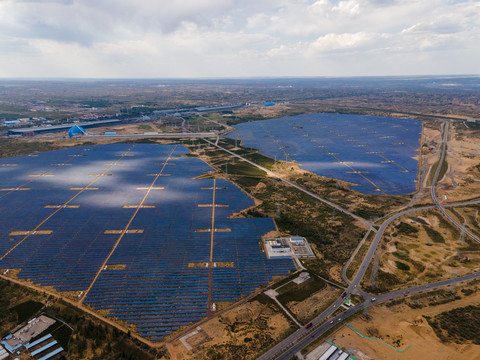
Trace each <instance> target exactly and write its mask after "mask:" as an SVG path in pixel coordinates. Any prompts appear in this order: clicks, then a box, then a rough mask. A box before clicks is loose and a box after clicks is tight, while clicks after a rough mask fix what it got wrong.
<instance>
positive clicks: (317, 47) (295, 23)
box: [0, 0, 480, 78]
mask: <svg viewBox="0 0 480 360" xmlns="http://www.w3.org/2000/svg"><path fill="white" fill-rule="evenodd" d="M479 58H480V1H473V0H466V1H462V0H345V1H338V0H318V1H315V0H0V77H97V78H112V77H115V78H118V77H120V78H145V77H184V78H185V77H249V76H351V75H417V74H418V75H421V74H479V73H480V65H479V64H480V60H479Z"/></svg>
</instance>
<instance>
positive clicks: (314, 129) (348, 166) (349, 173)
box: [227, 114, 421, 195]
mask: <svg viewBox="0 0 480 360" xmlns="http://www.w3.org/2000/svg"><path fill="white" fill-rule="evenodd" d="M236 127H237V129H238V131H237V134H238V135H237V134H236V133H235V132H232V133H230V134H229V135H228V136H227V137H229V138H231V139H234V138H235V137H236V136H238V139H239V140H241V141H242V144H243V145H244V146H247V147H252V148H256V149H260V150H261V152H263V153H264V154H266V155H268V156H271V157H273V158H276V159H277V160H286V161H295V162H297V163H298V164H299V165H300V166H301V167H302V168H304V169H306V170H308V171H311V172H314V173H316V174H318V175H322V176H326V177H330V178H336V179H340V180H344V181H348V182H351V183H353V184H354V185H352V189H354V190H357V191H359V192H361V193H364V194H378V193H385V194H389V195H398V194H408V193H411V192H414V191H415V189H416V179H417V169H418V162H417V160H415V159H414V157H415V156H418V149H419V146H420V144H419V140H420V136H421V122H419V121H417V120H411V119H396V118H386V117H377V116H362V115H343V114H308V115H298V116H292V117H285V118H278V119H271V120H263V121H253V122H248V123H242V124H239V125H236Z"/></svg>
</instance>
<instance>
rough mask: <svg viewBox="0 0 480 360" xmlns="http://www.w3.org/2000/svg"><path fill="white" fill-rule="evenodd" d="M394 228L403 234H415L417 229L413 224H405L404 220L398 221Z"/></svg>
mask: <svg viewBox="0 0 480 360" xmlns="http://www.w3.org/2000/svg"><path fill="white" fill-rule="evenodd" d="M395 229H397V233H398V234H403V235H416V234H417V233H418V229H417V228H416V227H415V226H412V225H410V224H407V223H405V222H403V221H402V222H400V224H398V225H397V226H395Z"/></svg>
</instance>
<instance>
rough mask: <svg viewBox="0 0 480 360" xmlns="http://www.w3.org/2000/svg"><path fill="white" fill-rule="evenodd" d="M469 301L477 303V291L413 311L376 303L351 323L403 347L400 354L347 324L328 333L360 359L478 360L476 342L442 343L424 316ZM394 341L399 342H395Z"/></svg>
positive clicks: (399, 306) (432, 314)
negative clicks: (460, 297)
mask: <svg viewBox="0 0 480 360" xmlns="http://www.w3.org/2000/svg"><path fill="white" fill-rule="evenodd" d="M470 304H473V305H479V304H480V292H478V291H477V293H476V294H474V295H471V296H469V297H465V298H462V299H461V300H458V301H455V302H453V303H448V304H444V305H439V306H433V307H426V308H423V309H415V310H413V309H411V308H410V307H408V306H406V305H397V306H393V307H391V308H387V307H385V306H377V307H374V308H371V309H370V310H369V315H370V316H371V319H370V320H368V321H367V320H364V319H363V318H357V319H354V320H352V321H351V322H350V324H351V325H352V326H353V327H354V328H355V329H357V330H358V331H360V333H362V334H363V335H365V336H368V334H374V335H375V337H379V338H382V340H383V341H385V342H386V343H387V344H390V345H393V346H394V347H396V348H397V349H398V350H405V349H406V350H405V351H404V352H403V353H400V352H397V351H396V350H394V349H392V348H391V347H389V346H387V345H385V344H383V343H381V342H380V341H372V340H368V339H363V338H362V337H361V336H359V335H358V334H356V333H355V332H354V331H353V330H351V329H350V328H349V327H347V326H343V327H342V328H341V329H340V330H339V331H337V332H336V333H335V334H333V335H332V336H330V337H329V340H331V341H333V342H335V343H336V344H337V345H339V346H341V347H344V348H345V349H346V350H347V351H348V352H350V353H352V354H353V355H354V356H356V357H357V358H358V359H362V360H366V359H375V360H383V359H385V360H387V359H388V360H396V359H398V360H413V359H422V360H430V359H432V360H439V359H440V360H457V359H462V360H478V359H479V358H480V346H479V345H473V344H469V343H468V344H454V343H442V342H440V340H439V339H438V338H437V336H436V335H435V333H434V331H433V330H432V328H431V327H430V326H429V325H428V323H427V321H426V320H425V319H424V318H423V315H427V316H435V315H437V314H439V313H440V312H443V311H447V310H451V309H453V308H456V307H463V306H467V305H470ZM395 341H398V343H397V344H395V343H394V342H395ZM396 345H399V346H396ZM407 347H408V348H407Z"/></svg>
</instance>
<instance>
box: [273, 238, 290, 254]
mask: <svg viewBox="0 0 480 360" xmlns="http://www.w3.org/2000/svg"><path fill="white" fill-rule="evenodd" d="M268 245H270V248H271V249H272V252H274V253H278V252H280V253H284V252H290V251H291V249H290V246H289V245H288V243H287V241H286V240H285V239H278V240H269V241H268Z"/></svg>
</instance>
